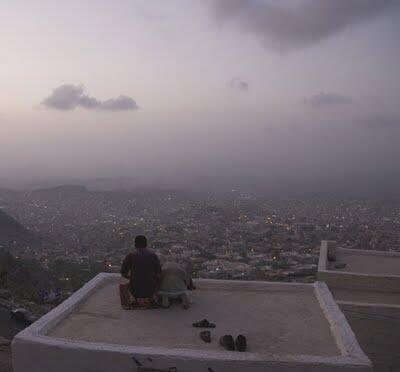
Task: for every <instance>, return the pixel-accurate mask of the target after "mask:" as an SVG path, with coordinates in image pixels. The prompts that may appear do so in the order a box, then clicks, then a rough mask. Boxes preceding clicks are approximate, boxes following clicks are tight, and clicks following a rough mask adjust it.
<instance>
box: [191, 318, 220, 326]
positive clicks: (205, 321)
mask: <svg viewBox="0 0 400 372" xmlns="http://www.w3.org/2000/svg"><path fill="white" fill-rule="evenodd" d="M192 325H193V327H196V328H215V324H214V323H210V322H209V321H208V320H207V319H203V320H200V322H195V323H193V324H192Z"/></svg>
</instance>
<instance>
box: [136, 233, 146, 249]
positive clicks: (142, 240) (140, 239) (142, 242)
mask: <svg viewBox="0 0 400 372" xmlns="http://www.w3.org/2000/svg"><path fill="white" fill-rule="evenodd" d="M135 247H136V248H146V247H147V239H146V237H145V236H144V235H138V236H137V237H136V238H135Z"/></svg>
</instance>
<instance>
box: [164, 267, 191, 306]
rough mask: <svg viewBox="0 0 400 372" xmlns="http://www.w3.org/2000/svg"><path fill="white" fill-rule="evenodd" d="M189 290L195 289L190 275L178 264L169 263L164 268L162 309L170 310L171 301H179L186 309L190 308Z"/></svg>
mask: <svg viewBox="0 0 400 372" xmlns="http://www.w3.org/2000/svg"><path fill="white" fill-rule="evenodd" d="M188 289H194V288H193V283H192V280H191V277H190V275H188V273H187V272H186V270H185V269H184V268H183V267H182V266H181V265H179V264H178V263H176V262H172V261H167V262H165V263H164V265H163V266H162V273H161V284H160V289H159V292H158V293H159V295H160V296H161V299H162V300H161V303H162V307H164V308H168V307H169V306H170V300H179V301H181V303H182V306H183V308H184V309H188V308H189V297H188V295H187V290H188Z"/></svg>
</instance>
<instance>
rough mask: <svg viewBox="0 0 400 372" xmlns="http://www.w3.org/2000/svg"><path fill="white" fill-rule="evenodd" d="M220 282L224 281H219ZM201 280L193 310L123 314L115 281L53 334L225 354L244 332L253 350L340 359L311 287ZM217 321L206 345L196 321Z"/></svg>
mask: <svg viewBox="0 0 400 372" xmlns="http://www.w3.org/2000/svg"><path fill="white" fill-rule="evenodd" d="M217 284H219V283H217ZM217 284H214V283H213V284H212V285H210V283H207V282H206V283H204V282H200V283H199V284H198V289H197V290H196V291H194V292H193V293H192V295H191V298H192V301H193V304H192V307H191V308H190V309H189V310H187V311H185V310H183V309H182V308H181V307H180V306H172V307H171V308H169V309H166V310H164V309H156V310H147V311H146V310H136V311H135V310H132V311H126V310H122V309H121V306H120V305H119V297H118V293H117V283H116V282H115V281H110V282H107V283H105V285H103V286H102V287H101V288H99V289H98V290H96V292H94V293H93V295H92V296H90V297H89V298H88V299H87V300H86V301H85V302H84V303H83V304H81V305H80V306H79V307H78V308H77V309H75V310H74V311H73V312H72V313H71V314H70V315H69V316H68V317H67V318H65V319H64V320H62V321H61V322H60V324H58V325H57V326H56V327H55V328H54V329H52V330H51V331H50V332H49V336H51V337H58V338H66V339H71V340H82V341H90V342H106V343H113V344H120V345H135V346H139V345H140V346H161V347H169V348H188V349H195V350H209V351H221V350H223V349H222V348H221V347H220V346H219V345H218V342H216V341H217V340H216V339H217V338H219V337H220V336H223V335H225V334H233V335H238V334H244V335H246V337H247V338H248V342H249V352H251V353H263V354H268V353H270V354H291V355H296V354H309V355H323V356H333V355H340V352H339V350H338V348H337V346H336V343H335V340H334V338H333V337H332V335H331V332H330V328H329V323H328V321H327V320H326V318H325V316H324V314H323V312H322V311H321V307H320V305H319V303H318V300H317V298H316V297H315V293H314V287H312V286H291V285H283V286H282V285H279V284H278V285H271V286H269V287H267V288H266V290H263V291H260V290H257V289H254V288H246V287H242V288H240V287H237V288H236V290H235V288H230V287H229V286H227V285H223V284H219V285H217ZM204 318H207V319H209V320H210V321H212V322H214V323H216V325H217V328H216V329H215V330H212V334H213V335H214V342H212V343H211V344H206V343H205V342H203V341H202V340H201V339H200V337H199V330H198V329H196V328H193V327H192V323H193V322H195V321H198V320H201V319H204Z"/></svg>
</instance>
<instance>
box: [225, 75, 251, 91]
mask: <svg viewBox="0 0 400 372" xmlns="http://www.w3.org/2000/svg"><path fill="white" fill-rule="evenodd" d="M228 86H229V87H230V88H232V89H237V90H241V91H246V90H248V89H249V84H248V83H246V82H245V81H244V80H242V79H240V78H233V79H232V80H231V81H230V82H229V83H228Z"/></svg>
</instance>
